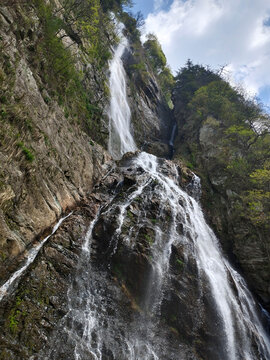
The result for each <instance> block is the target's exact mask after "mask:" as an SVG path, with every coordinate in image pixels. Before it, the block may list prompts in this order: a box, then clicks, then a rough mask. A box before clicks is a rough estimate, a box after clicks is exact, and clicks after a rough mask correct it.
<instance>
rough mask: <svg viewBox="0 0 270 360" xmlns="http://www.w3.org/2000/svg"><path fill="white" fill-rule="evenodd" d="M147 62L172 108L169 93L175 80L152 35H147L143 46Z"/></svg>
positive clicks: (154, 36)
mask: <svg viewBox="0 0 270 360" xmlns="http://www.w3.org/2000/svg"><path fill="white" fill-rule="evenodd" d="M143 47H144V50H145V53H146V56H147V58H148V61H149V62H150V64H151V66H152V68H153V70H154V73H155V74H156V76H157V79H158V81H159V85H160V87H161V90H162V92H163V94H164V97H165V99H166V101H167V103H168V105H169V107H170V108H172V106H173V105H172V100H171V93H172V89H173V87H174V85H175V80H174V77H173V75H172V72H171V69H170V68H169V66H168V65H167V59H166V56H165V54H164V52H163V51H162V48H161V45H160V43H159V41H158V39H157V37H156V35H154V34H151V33H150V34H148V35H147V41H146V42H145V43H144V45H143Z"/></svg>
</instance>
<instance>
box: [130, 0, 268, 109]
mask: <svg viewBox="0 0 270 360" xmlns="http://www.w3.org/2000/svg"><path fill="white" fill-rule="evenodd" d="M132 11H133V12H134V13H136V12H137V11H141V12H142V13H143V14H144V17H145V26H144V29H143V33H144V34H146V33H149V32H152V33H155V34H156V35H157V37H158V39H159V41H160V43H161V45H162V49H163V51H164V53H165V55H166V57H167V61H168V64H169V65H170V67H171V69H172V70H173V72H174V73H175V72H176V71H177V70H179V69H180V68H181V67H182V66H183V65H184V64H185V63H186V61H187V59H191V60H192V61H193V63H195V64H197V63H199V64H202V65H209V66H210V67H211V68H213V69H217V68H220V67H221V66H225V72H224V74H226V76H227V79H228V80H230V81H231V83H233V84H237V85H240V86H242V87H243V88H245V89H246V91H247V94H250V95H251V96H252V95H257V96H258V97H259V98H260V99H261V101H262V102H263V103H264V104H265V105H266V106H270V1H269V0H134V6H133V9H132Z"/></svg>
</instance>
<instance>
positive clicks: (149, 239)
mask: <svg viewBox="0 0 270 360" xmlns="http://www.w3.org/2000/svg"><path fill="white" fill-rule="evenodd" d="M144 237H145V240H146V241H147V242H148V244H149V245H152V244H153V243H154V241H153V239H152V238H151V236H150V235H148V234H145V235H144Z"/></svg>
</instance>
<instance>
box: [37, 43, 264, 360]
mask: <svg viewBox="0 0 270 360" xmlns="http://www.w3.org/2000/svg"><path fill="white" fill-rule="evenodd" d="M122 40H123V41H124V43H122V44H121V45H119V47H118V49H117V50H116V52H115V56H114V59H113V60H112V62H111V64H110V70H111V79H110V86H111V95H112V99H111V109H110V116H111V137H110V145H109V149H110V151H111V153H112V155H113V156H114V157H120V156H121V155H123V153H125V152H128V151H134V150H135V149H136V146H135V143H134V140H133V138H132V136H131V133H130V128H129V119H130V110H129V107H128V103H127V100H126V94H125V74H124V70H123V66H122V62H121V55H122V54H123V51H124V46H125V45H123V44H126V40H125V39H124V38H123V39H122ZM116 74H118V75H117V76H116ZM126 120H127V123H126V125H125V121H126ZM115 141H116V142H115ZM122 172H123V174H124V179H126V183H127V185H125V181H122V182H121V184H122V185H121V186H126V188H125V189H127V191H126V192H124V193H121V191H120V190H121V189H120V190H119V188H120V186H119V188H117V189H118V190H117V191H116V192H115V193H113V194H112V196H111V197H110V199H109V201H108V202H107V203H106V204H104V206H103V207H101V209H100V211H99V212H98V214H97V216H96V218H95V219H94V220H93V221H92V223H91V225H90V227H89V230H88V232H87V235H86V237H85V241H84V245H83V248H82V255H81V260H80V263H79V265H78V269H77V274H76V276H75V279H74V282H73V285H72V287H71V288H70V290H69V311H68V313H67V314H66V316H65V317H64V318H63V321H62V323H61V324H60V326H59V329H58V331H57V332H56V333H55V335H54V336H53V337H52V340H51V344H50V346H49V349H47V350H46V351H45V353H44V352H43V353H42V355H41V357H40V359H42V360H43V359H48V360H49V359H50V360H51V359H57V360H58V359H64V358H65V359H67V358H68V359H76V360H87V359H96V360H104V359H108V360H109V359H113V360H158V359H160V360H163V359H164V360H165V359H166V360H168V359H171V360H173V359H179V360H180V359H181V360H199V359H202V358H203V359H205V360H206V359H207V360H267V359H268V360H269V359H270V343H269V338H268V335H267V334H266V332H265V330H264V328H263V326H262V324H261V320H260V318H259V315H258V309H257V305H256V303H255V301H254V300H253V297H252V295H251V293H250V292H249V290H248V288H247V286H246V284H245V282H244V280H243V279H242V277H241V276H240V275H239V274H238V273H237V272H236V271H235V270H234V269H233V268H232V267H231V265H230V264H229V262H228V261H227V260H226V258H225V257H224V256H223V255H222V252H221V250H220V248H219V244H218V240H217V239H216V237H215V235H214V233H213V231H212V230H211V229H210V228H209V226H208V225H207V224H206V222H205V219H204V216H203V213H202V210H201V208H200V206H199V204H198V203H197V201H196V199H197V198H198V197H199V193H200V186H199V185H200V183H199V178H197V177H196V176H194V179H193V185H192V186H191V189H190V193H191V194H192V196H190V195H188V194H187V193H186V192H185V191H183V190H182V189H181V188H180V187H179V185H178V172H177V168H176V167H175V166H174V165H173V163H170V162H168V161H165V160H159V159H157V158H156V157H155V156H154V155H150V154H147V153H144V152H143V153H140V154H139V155H137V156H135V155H134V157H133V158H132V160H130V161H129V162H128V163H127V164H125V163H124V164H123V166H122ZM130 174H131V175H130ZM132 174H133V175H132ZM132 176H133V177H132ZM133 179H135V180H136V181H133ZM151 217H152V218H151ZM149 219H150V220H149ZM146 230H147V231H146ZM180 256H182V257H181V259H180ZM119 259H120V260H121V261H120V262H119ZM122 269H125V270H126V271H127V272H128V274H123V270H122ZM136 270H138V274H134V272H136ZM140 271H142V273H143V275H144V276H140ZM143 271H144V272H143ZM115 274H117V277H118V278H120V280H116V279H115ZM179 274H180V275H179ZM189 283H192V284H195V285H196V286H197V287H196V288H194V287H191V285H189ZM172 289H173V290H172ZM189 293H192V296H193V298H189ZM132 294H135V296H133V297H134V298H135V297H136V303H135V300H132V299H133V297H132ZM185 297H186V298H187V299H188V300H187V301H186V300H185ZM189 299H195V300H192V301H190V300H189ZM166 304H167V305H166ZM189 305H190V307H187V306H189ZM192 306H193V307H192ZM192 309H196V311H197V313H193V310H192ZM175 314H176V315H175ZM203 314H204V315H203ZM209 315H210V316H212V319H211V318H209ZM179 319H180V320H179ZM175 324H178V325H177V326H178V328H177V329H176V328H175V327H176V325H175ZM209 324H210V325H211V326H209V328H208V325H209ZM189 331H190V335H188V336H187V337H185V336H186V334H185V333H186V332H189ZM168 334H169V335H168ZM193 337H194V339H193ZM172 338H173V340H172ZM203 341H204V342H205V343H206V344H205V351H206V352H207V353H204V354H202V353H200V354H198V352H197V349H200V346H201V344H202V343H203Z"/></svg>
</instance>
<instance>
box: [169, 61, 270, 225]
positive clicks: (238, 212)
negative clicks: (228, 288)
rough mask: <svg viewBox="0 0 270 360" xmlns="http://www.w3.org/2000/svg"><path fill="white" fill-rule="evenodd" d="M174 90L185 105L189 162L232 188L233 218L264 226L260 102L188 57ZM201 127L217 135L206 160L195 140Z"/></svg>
mask: <svg viewBox="0 0 270 360" xmlns="http://www.w3.org/2000/svg"><path fill="white" fill-rule="evenodd" d="M174 91H175V94H176V96H177V97H178V98H179V99H180V101H181V103H182V104H183V105H184V106H183V110H182V116H183V118H185V122H184V123H183V129H182V130H183V136H185V137H186V138H185V142H186V143H188V145H187V146H186V149H185V155H186V159H187V162H188V163H189V164H191V165H192V167H193V168H195V170H197V171H199V172H201V173H202V174H205V171H211V173H213V172H216V173H217V175H218V176H219V177H222V178H223V180H222V186H223V189H230V190H231V191H232V192H233V193H235V194H236V196H238V200H237V201H235V202H234V203H232V204H231V205H232V207H233V208H232V213H234V214H235V216H236V217H241V216H242V217H247V218H248V219H249V220H250V221H251V222H252V223H253V224H254V225H256V226H262V227H267V228H268V227H269V223H270V222H269V219H270V206H269V198H270V192H269V191H270V180H269V179H270V151H269V149H270V122H269V117H268V115H266V114H265V113H264V112H263V110H262V108H261V107H260V106H259V104H258V103H256V102H255V101H252V100H249V99H246V97H245V96H244V95H243V94H242V93H241V92H240V91H239V90H238V89H236V88H233V87H232V86H231V85H230V84H229V83H228V82H226V81H225V80H224V79H222V77H221V76H220V74H219V73H217V72H213V71H212V70H210V69H208V68H204V67H203V66H200V65H193V64H192V62H191V61H188V62H187V64H186V66H185V67H184V68H182V69H181V70H180V71H179V73H178V75H177V76H176V86H175V90H174ZM202 126H207V129H208V130H207V131H208V133H209V134H210V133H211V132H212V133H213V134H215V141H214V142H215V145H213V146H216V150H215V153H216V154H215V155H216V156H215V158H211V160H207V161H206V160H204V158H203V157H202V155H201V154H203V152H204V151H206V150H205V148H202V147H201V146H202V145H201V142H200V140H199V136H200V131H201V128H202ZM182 130H181V131H182ZM187 139H189V140H188V141H187ZM194 139H197V141H196V142H194ZM205 176H206V177H207V176H208V175H207V174H206V175H205ZM208 200H209V199H208ZM209 202H210V201H209Z"/></svg>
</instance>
